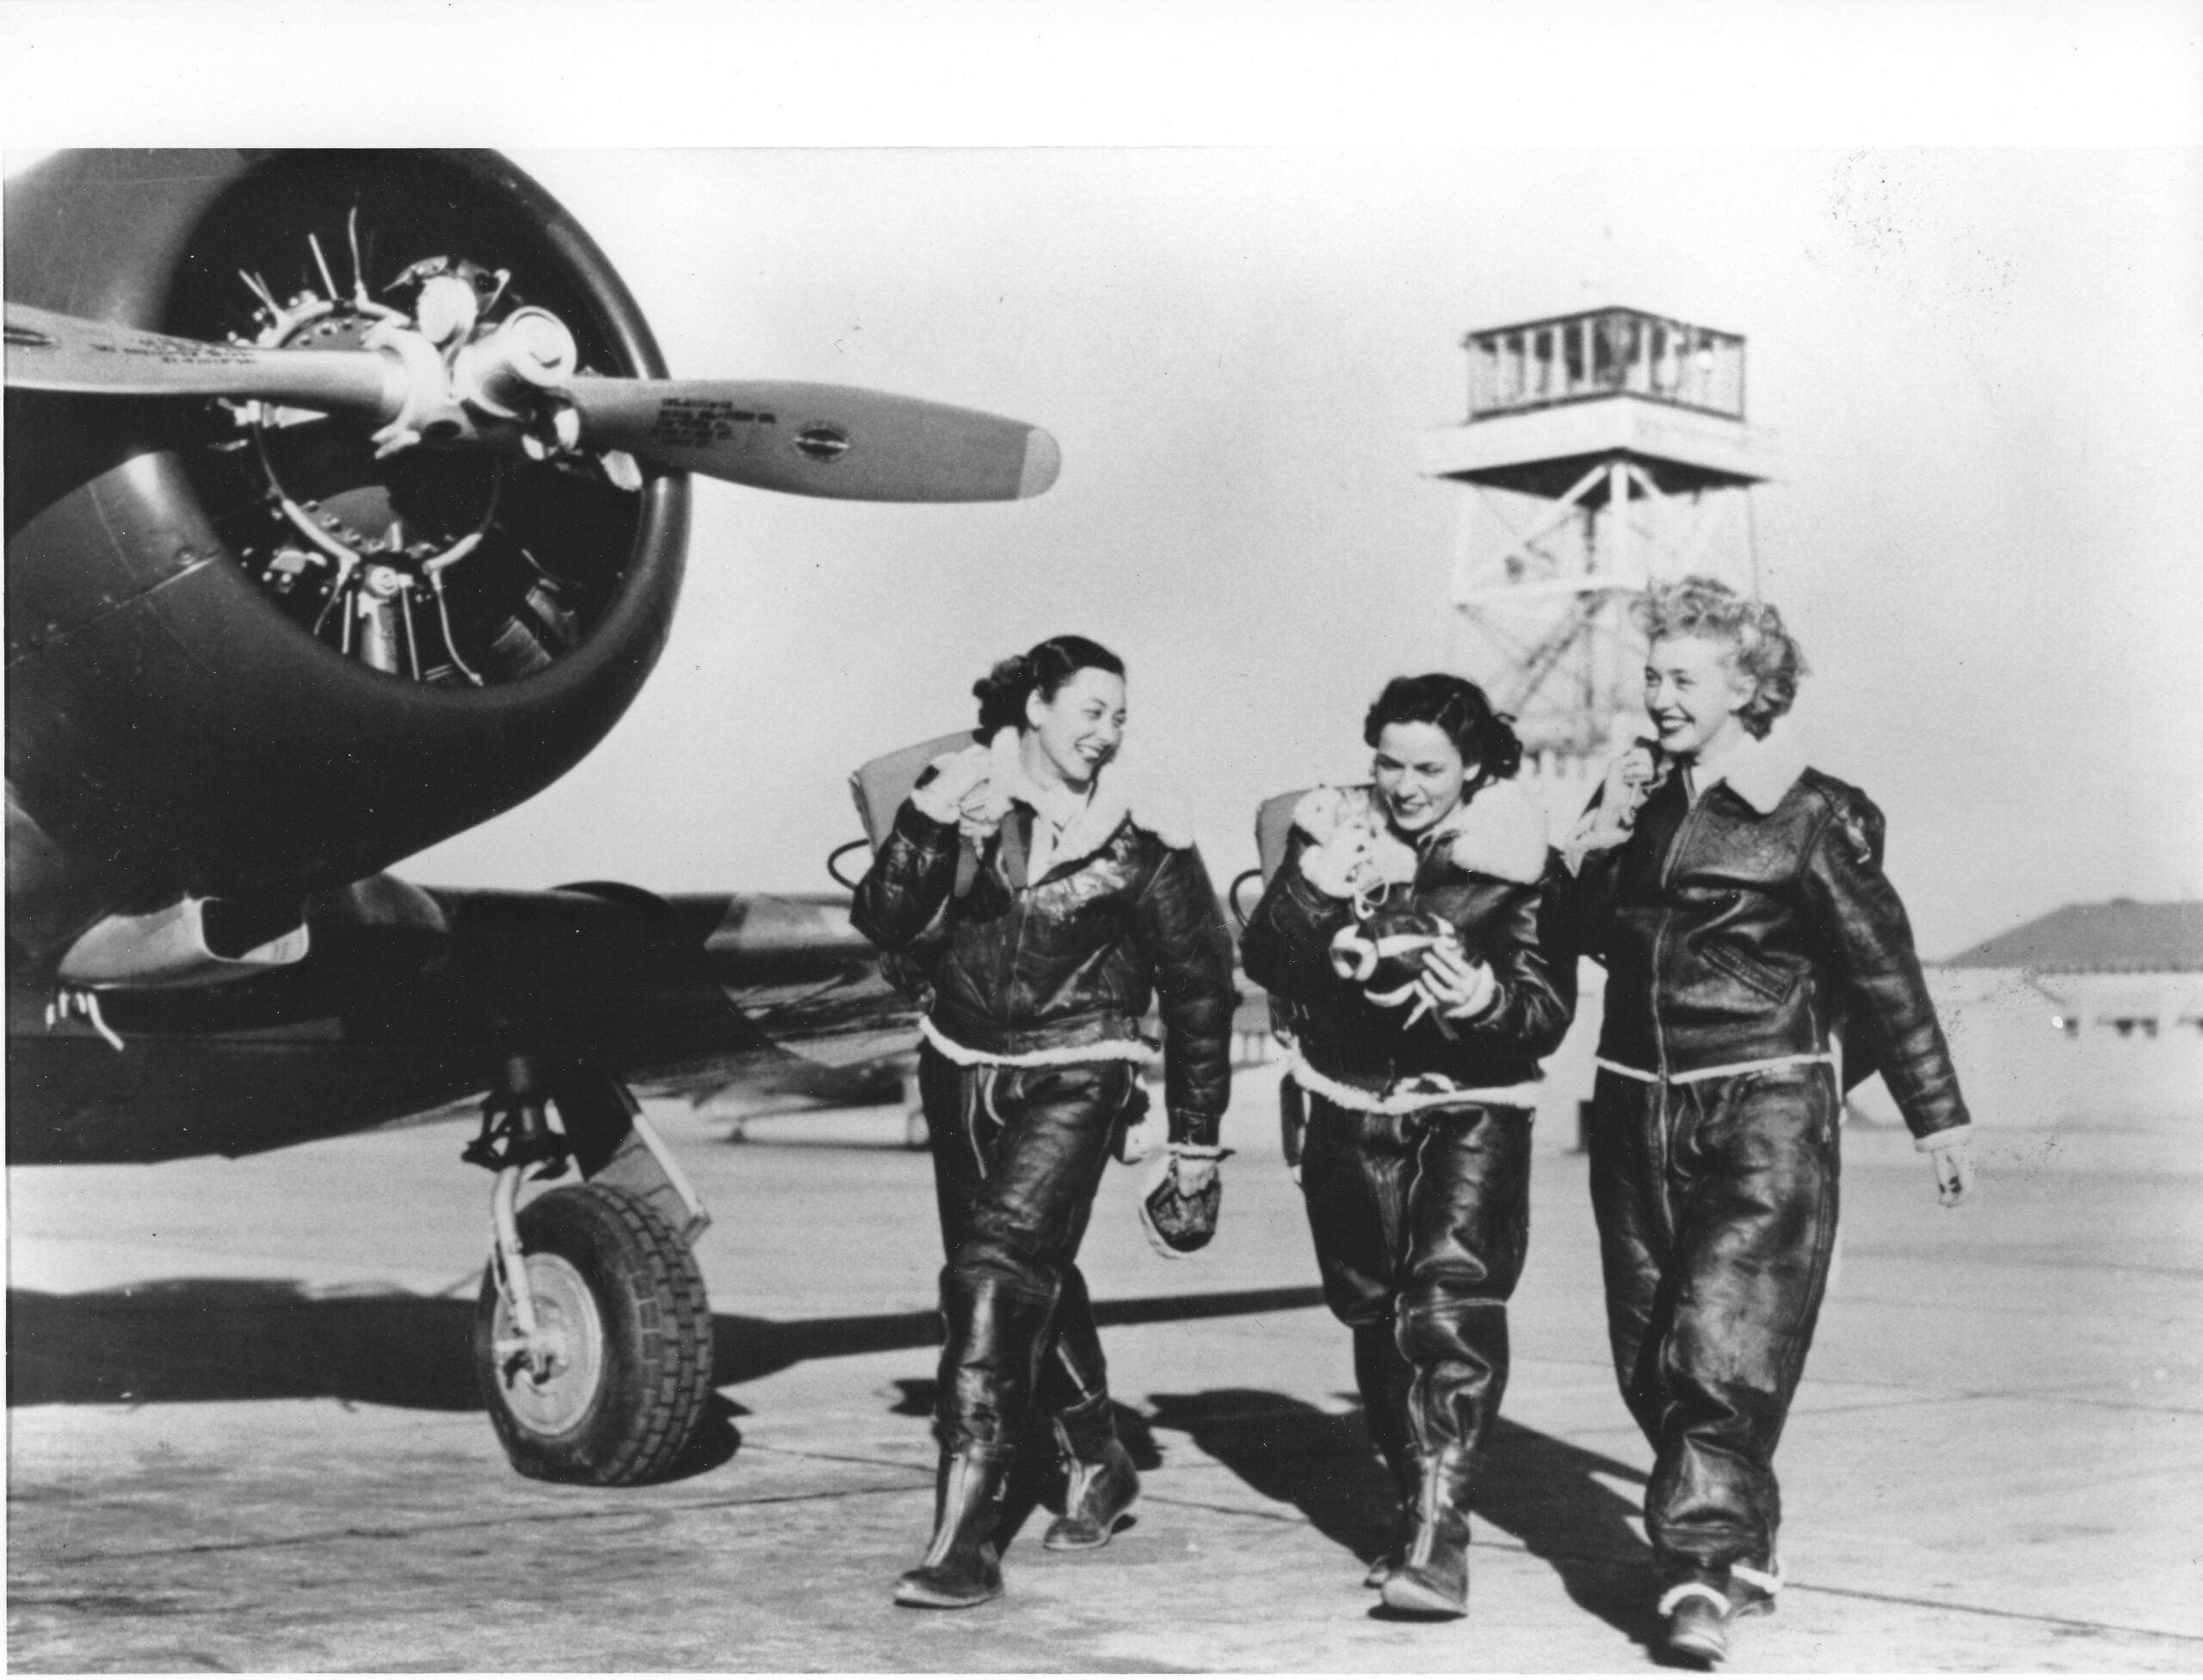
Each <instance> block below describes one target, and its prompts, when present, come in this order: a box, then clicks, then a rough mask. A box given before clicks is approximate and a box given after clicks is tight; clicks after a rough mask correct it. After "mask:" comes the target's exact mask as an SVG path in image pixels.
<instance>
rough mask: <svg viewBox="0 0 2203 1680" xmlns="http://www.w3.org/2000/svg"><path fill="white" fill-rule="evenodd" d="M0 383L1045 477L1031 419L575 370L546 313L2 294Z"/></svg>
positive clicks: (838, 488)
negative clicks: (499, 316)
mask: <svg viewBox="0 0 2203 1680" xmlns="http://www.w3.org/2000/svg"><path fill="white" fill-rule="evenodd" d="M6 339H7V382H8V384H9V386H15V387H17V388H19V389H24V390H33V391H52V392H77V393H83V394H90V395H99V396H111V397H199V398H226V399H229V400H231V401H257V402H262V403H267V404H270V405H277V406H280V407H283V408H297V409H311V410H317V411H323V412H326V413H332V414H344V415H355V416H359V417H364V418H367V419H371V420H373V421H374V422H375V423H377V424H378V425H379V427H380V430H379V431H378V432H377V434H376V441H377V442H379V443H380V444H381V445H382V447H383V452H384V453H385V454H389V453H392V452H394V451H396V450H398V449H401V448H408V447H410V446H412V445H414V444H417V443H420V442H430V443H434V444H437V445H440V446H443V447H465V446H466V445H470V444H484V445H491V446H496V445H497V444H499V443H501V442H517V441H518V440H519V439H520V438H521V436H522V435H526V436H527V437H528V439H529V441H530V442H532V443H533V444H534V445H536V446H537V447H539V448H549V449H550V450H551V451H552V452H553V453H556V452H558V451H559V450H574V449H583V450H589V451H593V452H601V451H607V450H620V451H622V452H624V453H626V454H629V455H632V456H633V457H635V458H636V459H637V460H643V461H647V462H650V463H652V464H654V465H656V466H661V467H664V468H666V469H668V470H670V471H673V472H685V473H704V474H706V475H707V476H708V477H711V478H715V479H727V480H729V481H731V482H732V483H735V484H739V485H751V486H753V487H754V488H756V489H760V490H778V491H792V492H793V493H794V494H796V495H799V496H820V497H835V498H838V499H841V500H845V501H858V502H1006V501H1015V500H1018V499H1020V498H1022V497H1028V496H1038V495H1039V494H1040V492H1041V491H1045V490H1046V489H1047V488H1048V487H1049V485H1052V484H1053V483H1055V481H1056V474H1057V473H1058V470H1059V469H1060V467H1061V466H1062V460H1063V457H1062V453H1061V451H1060V450H1059V449H1058V448H1057V445H1056V441H1055V439H1054V438H1053V437H1052V436H1050V435H1048V434H1047V433H1046V432H1045V431H1043V430H1041V429H1040V428H1039V427H1037V426H1028V425H1027V424H1025V423H1023V422H1021V421H1017V420H1009V419H1005V418H1003V417H1001V416H999V415H993V414H986V413H983V412H981V411H978V410H976V409H966V408H956V407H953V406H951V405H948V404H946V403H934V402H927V401H924V400H923V399H921V398H916V397H897V396H891V395H889V394H887V393H886V392H878V391H867V390H863V389H860V388H858V387H855V386H838V385H810V384H801V383H796V382H790V381H780V380H638V379H610V378H603V377H598V376H593V375H584V374H576V373H575V372H574V371H573V362H574V355H573V340H572V337H571V334H570V333H569V332H568V331H567V330H566V328H565V325H564V324H563V323H561V322H559V321H558V318H557V317H555V316H552V315H551V314H549V313H548V312H545V311H543V310H540V309H521V310H518V311H515V312H514V313H513V314H512V315H511V316H510V317H509V318H507V319H506V320H504V321H503V322H502V323H500V324H497V326H496V327H494V328H490V329H486V330H484V334H483V335H482V336H481V337H478V338H475V339H473V340H472V341H470V342H468V343H465V344H463V345H460V346H459V347H458V348H456V349H454V350H452V351H451V352H450V353H449V354H448V355H447V353H446V352H445V351H443V350H441V349H438V348H437V346H436V345H435V343H431V342H430V340H429V338H428V337H426V336H424V334H423V332H422V331H421V330H418V329H417V328H415V327H413V326H411V325H410V324H398V323H396V322H392V323H386V324H381V325H379V326H377V327H376V328H375V329H374V330H373V331H371V332H370V333H369V334H368V335H367V339H366V343H367V344H368V345H369V346H370V348H368V349H357V350H353V349H328V350H292V349H268V348H264V347H262V346H259V345H253V344H237V343H230V344H218V343H207V342H206V341H204V340H201V339H196V338H180V337H175V336H173V335H170V334H167V333H157V332H148V331H145V330H141V329H139V328H134V327H126V326H118V325H115V324H113V323H110V322H105V321H88V320H84V319H82V318H78V317H76V316H72V315H63V314H58V313H56V312H52V311H51V310H45V309H35V308H33V307H31V306H28V305H24V304H17V303H10V304H9V305H8V306H7V312H6Z"/></svg>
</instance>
